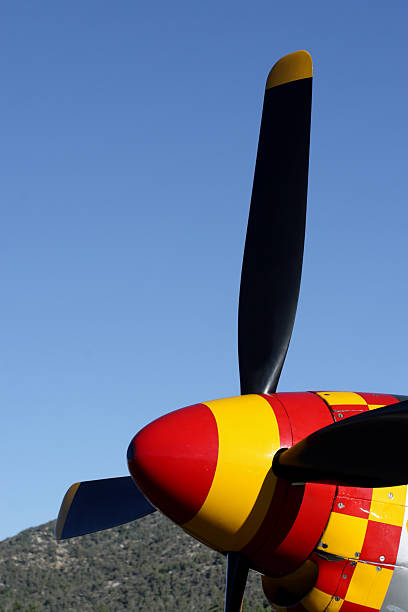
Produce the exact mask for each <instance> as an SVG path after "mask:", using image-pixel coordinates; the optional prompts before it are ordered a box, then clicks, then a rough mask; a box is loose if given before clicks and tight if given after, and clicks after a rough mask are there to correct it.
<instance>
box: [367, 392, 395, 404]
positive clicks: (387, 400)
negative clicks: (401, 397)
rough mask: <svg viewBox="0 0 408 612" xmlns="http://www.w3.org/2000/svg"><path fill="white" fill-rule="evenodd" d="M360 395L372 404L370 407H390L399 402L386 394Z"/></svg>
mask: <svg viewBox="0 0 408 612" xmlns="http://www.w3.org/2000/svg"><path fill="white" fill-rule="evenodd" d="M359 395H360V396H361V397H362V398H363V399H364V401H366V402H367V404H370V406H390V405H391V404H395V403H396V402H398V399H397V398H396V397H393V396H392V395H386V394H385V393H359Z"/></svg>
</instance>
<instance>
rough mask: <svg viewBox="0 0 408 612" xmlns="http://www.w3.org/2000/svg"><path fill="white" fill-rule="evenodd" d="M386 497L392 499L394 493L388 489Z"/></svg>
mask: <svg viewBox="0 0 408 612" xmlns="http://www.w3.org/2000/svg"><path fill="white" fill-rule="evenodd" d="M388 497H389V498H390V499H393V497H394V494H393V493H391V491H390V492H389V493H388Z"/></svg>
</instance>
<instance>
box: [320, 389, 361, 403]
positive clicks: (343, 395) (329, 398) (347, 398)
mask: <svg viewBox="0 0 408 612" xmlns="http://www.w3.org/2000/svg"><path fill="white" fill-rule="evenodd" d="M317 395H319V397H321V398H322V399H324V401H325V402H327V403H328V404H329V405H330V406H367V402H366V401H365V399H363V398H362V397H361V395H359V394H358V393H352V392H351V391H319V393H317Z"/></svg>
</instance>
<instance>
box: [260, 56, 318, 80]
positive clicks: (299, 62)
mask: <svg viewBox="0 0 408 612" xmlns="http://www.w3.org/2000/svg"><path fill="white" fill-rule="evenodd" d="M312 76H313V62H312V58H311V55H310V53H308V52H307V51H295V52H294V53H289V55H285V56H284V57H281V59H280V60H278V61H277V62H276V64H275V65H274V66H273V68H272V70H271V71H270V73H269V75H268V78H267V80H266V89H271V87H276V86H277V85H283V84H284V83H290V82H291V81H299V80H300V79H307V78H309V77H312Z"/></svg>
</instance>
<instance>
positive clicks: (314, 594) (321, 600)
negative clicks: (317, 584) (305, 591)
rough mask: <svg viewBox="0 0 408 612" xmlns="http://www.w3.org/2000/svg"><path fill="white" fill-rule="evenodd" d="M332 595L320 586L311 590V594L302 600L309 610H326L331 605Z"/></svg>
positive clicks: (313, 611) (310, 611)
mask: <svg viewBox="0 0 408 612" xmlns="http://www.w3.org/2000/svg"><path fill="white" fill-rule="evenodd" d="M331 598H332V596H331V595H330V594H329V593H325V592H324V591H321V590H320V589H318V588H314V589H312V590H311V591H310V593H309V595H306V597H305V598H304V599H303V600H302V606H303V607H304V608H306V610H309V612H315V611H316V610H326V607H327V606H328V605H329V603H330V600H331Z"/></svg>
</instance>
